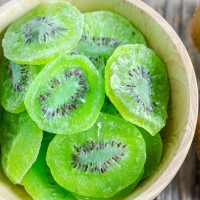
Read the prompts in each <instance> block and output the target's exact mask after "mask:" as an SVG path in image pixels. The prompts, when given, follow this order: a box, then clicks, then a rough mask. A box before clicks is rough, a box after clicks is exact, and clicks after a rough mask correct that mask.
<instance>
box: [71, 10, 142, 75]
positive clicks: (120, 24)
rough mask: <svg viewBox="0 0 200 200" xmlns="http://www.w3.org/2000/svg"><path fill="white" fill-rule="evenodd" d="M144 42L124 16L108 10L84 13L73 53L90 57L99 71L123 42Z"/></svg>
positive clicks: (102, 70)
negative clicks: (78, 38)
mask: <svg viewBox="0 0 200 200" xmlns="http://www.w3.org/2000/svg"><path fill="white" fill-rule="evenodd" d="M135 43H139V44H146V42H145V39H144V37H143V35H142V34H141V33H140V32H139V31H138V30H137V29H136V28H135V27H134V26H133V25H132V24H131V23H130V22H129V21H128V20H127V19H125V18H124V17H122V16H120V15H118V14H116V13H113V12H110V11H95V12H89V13H85V14H84V28H83V34H82V37H81V40H80V42H79V43H78V45H77V46H76V47H75V49H74V50H72V52H73V53H75V54H77V53H80V54H84V55H86V56H88V57H89V58H90V60H91V61H92V62H93V63H94V65H95V66H96V67H97V69H98V70H99V71H100V72H102V73H103V72H104V68H105V63H106V61H107V59H108V58H109V57H110V56H111V55H112V53H113V52H114V50H115V49H116V48H117V47H118V46H120V45H124V44H135Z"/></svg>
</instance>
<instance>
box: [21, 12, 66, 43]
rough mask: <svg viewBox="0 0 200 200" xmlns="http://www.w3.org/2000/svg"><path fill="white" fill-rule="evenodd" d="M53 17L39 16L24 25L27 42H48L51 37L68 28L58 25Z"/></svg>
mask: <svg viewBox="0 0 200 200" xmlns="http://www.w3.org/2000/svg"><path fill="white" fill-rule="evenodd" d="M57 24H59V23H58V22H56V20H55V19H54V18H53V17H47V16H37V17H34V18H33V19H31V20H30V21H28V22H27V23H26V24H24V25H23V30H24V31H23V35H24V39H25V41H26V43H29V44H30V43H31V42H34V40H35V41H38V42H39V43H40V44H42V43H45V42H48V41H50V40H51V37H56V36H57V35H59V34H62V33H63V32H66V31H67V29H66V28H64V27H62V26H58V25H57Z"/></svg>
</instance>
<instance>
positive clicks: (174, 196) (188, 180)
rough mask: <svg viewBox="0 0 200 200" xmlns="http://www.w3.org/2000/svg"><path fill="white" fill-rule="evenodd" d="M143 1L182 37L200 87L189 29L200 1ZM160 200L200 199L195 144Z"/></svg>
mask: <svg viewBox="0 0 200 200" xmlns="http://www.w3.org/2000/svg"><path fill="white" fill-rule="evenodd" d="M143 1H144V2H145V3H147V4H148V5H150V6H151V7H152V8H154V9H155V10H156V11H158V12H159V13H160V14H161V15H162V16H163V17H164V18H165V19H166V20H167V21H168V22H169V24H170V25H171V26H172V27H173V28H174V30H175V31H176V32H177V33H178V35H179V36H180V38H181V40H182V41H183V43H184V44H185V46H186V48H187V50H188V53H189V55H190V57H191V60H192V62H193V65H194V68H195V71H196V76H197V80H198V86H199V88H200V54H199V53H197V51H196V49H195V48H194V46H193V44H192V41H191V37H190V30H189V29H190V19H191V17H192V15H193V12H194V9H195V7H196V5H200V0H143ZM199 37H200V36H199ZM199 91H200V90H199ZM156 200H200V160H198V159H197V156H196V153H195V148H194V144H193V145H192V147H191V149H190V152H189V154H188V156H187V158H186V160H185V162H184V164H183V165H182V167H181V169H180V170H179V172H178V174H177V175H176V176H175V178H174V179H173V181H172V182H171V183H170V184H169V185H168V187H167V188H166V189H165V190H164V191H163V192H162V193H161V194H160V195H159V196H158V197H157V198H156Z"/></svg>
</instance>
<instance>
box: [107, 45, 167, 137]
mask: <svg viewBox="0 0 200 200" xmlns="http://www.w3.org/2000/svg"><path fill="white" fill-rule="evenodd" d="M105 82H106V94H107V96H108V97H109V98H110V100H111V102H112V103H113V104H114V105H115V106H116V108H117V110H118V111H119V113H120V114H121V115H122V117H123V118H125V119H126V120H128V121H130V122H132V123H134V124H136V125H138V126H140V127H142V128H144V129H146V130H147V131H148V132H149V133H150V134H152V135H155V134H156V133H158V132H159V131H160V130H161V129H162V128H163V127H164V126H165V123H166V118H167V104H168V99H169V81H168V75H167V70H166V66H165V64H164V63H163V62H162V61H161V60H160V59H159V58H158V57H157V56H156V54H155V53H154V52H153V51H152V50H150V49H148V48H147V47H146V46H144V45H142V44H140V45H139V44H135V45H124V46H121V47H118V49H116V51H115V52H114V54H113V55H112V56H111V57H110V59H109V60H108V62H107V65H106V71H105Z"/></svg>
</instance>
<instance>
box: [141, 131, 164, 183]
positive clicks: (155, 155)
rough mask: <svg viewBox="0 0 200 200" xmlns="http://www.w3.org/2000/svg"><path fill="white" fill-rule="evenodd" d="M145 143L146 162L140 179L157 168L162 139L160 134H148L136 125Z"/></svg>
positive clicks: (160, 154)
mask: <svg viewBox="0 0 200 200" xmlns="http://www.w3.org/2000/svg"><path fill="white" fill-rule="evenodd" d="M138 129H139V130H140V132H141V133H142V136H143V138H144V141H145V144H146V155H147V157H146V162H145V165H144V174H143V176H142V178H141V179H142V180H143V179H146V178H147V177H148V176H150V175H151V174H153V173H154V172H155V171H156V169H157V168H158V166H159V164H160V161H161V156H162V149H163V144H162V139H161V137H160V134H159V133H157V134H156V135H155V136H152V135H150V134H149V133H148V132H147V131H146V130H145V129H143V128H140V127H138Z"/></svg>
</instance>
